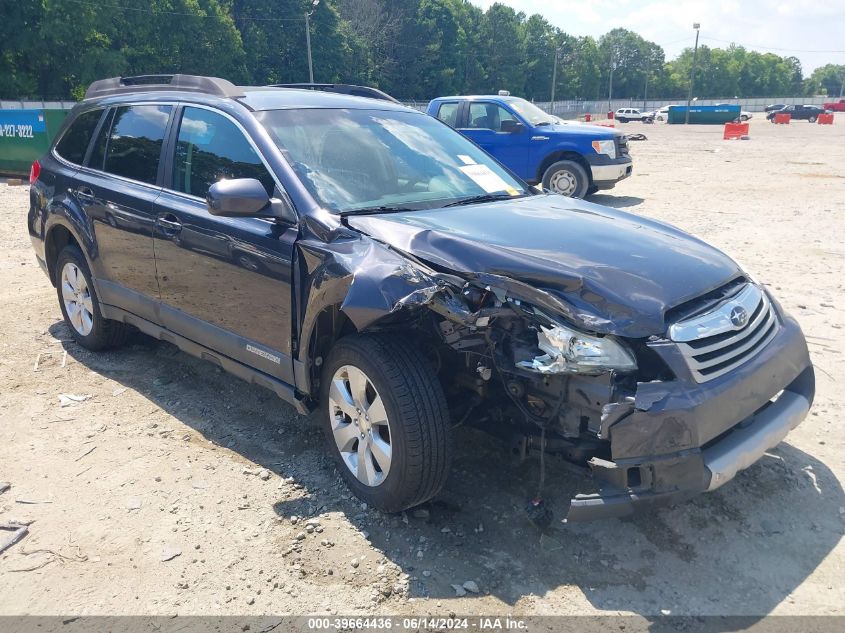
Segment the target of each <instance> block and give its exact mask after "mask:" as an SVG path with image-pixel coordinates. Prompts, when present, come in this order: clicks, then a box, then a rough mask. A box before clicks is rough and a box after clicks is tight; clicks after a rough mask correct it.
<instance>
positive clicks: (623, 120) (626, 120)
mask: <svg viewBox="0 0 845 633" xmlns="http://www.w3.org/2000/svg"><path fill="white" fill-rule="evenodd" d="M616 120H617V121H619V122H620V123H627V122H628V119H626V118H624V117H619V118H617V119H616Z"/></svg>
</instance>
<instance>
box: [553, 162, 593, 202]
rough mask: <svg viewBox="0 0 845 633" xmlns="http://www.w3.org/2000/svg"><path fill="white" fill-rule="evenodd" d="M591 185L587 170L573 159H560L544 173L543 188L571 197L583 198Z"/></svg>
mask: <svg viewBox="0 0 845 633" xmlns="http://www.w3.org/2000/svg"><path fill="white" fill-rule="evenodd" d="M589 187H590V177H589V176H588V175H587V170H586V169H584V168H583V167H582V166H581V165H579V164H578V163H576V162H575V161H573V160H560V161H558V162H556V163H554V164H553V165H551V166H550V167H549V168H548V169H547V170H546V173H545V174H543V188H544V189H549V190H551V191H554V192H555V193H559V194H561V195H562V196H568V197H570V198H583V197H584V196H586V195H587V190H588V189H589Z"/></svg>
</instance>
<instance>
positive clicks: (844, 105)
mask: <svg viewBox="0 0 845 633" xmlns="http://www.w3.org/2000/svg"><path fill="white" fill-rule="evenodd" d="M822 107H823V108H824V109H825V110H830V111H831V112H845V99H839V100H838V101H828V102H827V103H824V104H822Z"/></svg>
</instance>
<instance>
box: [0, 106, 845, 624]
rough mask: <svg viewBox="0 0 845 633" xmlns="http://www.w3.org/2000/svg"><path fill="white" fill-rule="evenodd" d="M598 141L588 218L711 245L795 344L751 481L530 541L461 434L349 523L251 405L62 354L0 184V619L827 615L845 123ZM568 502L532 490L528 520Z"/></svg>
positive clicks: (836, 556) (839, 380) (468, 434)
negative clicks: (405, 483)
mask: <svg viewBox="0 0 845 633" xmlns="http://www.w3.org/2000/svg"><path fill="white" fill-rule="evenodd" d="M624 129H626V130H627V131H637V132H639V131H642V132H644V133H645V134H647V135H648V137H649V140H648V141H645V142H640V143H632V144H631V145H632V147H633V150H632V152H633V155H634V160H635V175H634V176H633V177H632V178H631V179H629V180H628V181H626V182H623V183H621V184H620V185H619V186H618V187H617V188H616V189H615V190H614V191H613V192H611V194H608V195H598V196H596V197H595V198H594V200H595V201H596V202H599V203H601V204H608V205H611V206H615V207H620V208H625V209H628V210H630V211H632V212H634V213H638V214H643V215H647V216H650V217H654V218H657V219H660V220H666V221H668V222H671V223H673V224H676V225H678V226H680V227H682V228H684V229H686V230H689V231H691V232H693V233H695V234H697V235H699V236H701V237H703V238H704V239H706V240H708V241H709V242H711V243H713V244H715V245H717V246H719V247H722V248H724V249H726V250H727V251H728V252H729V253H731V254H732V255H734V256H735V257H736V258H737V259H738V260H740V261H741V262H742V263H743V264H744V265H745V266H746V267H748V269H749V270H750V271H751V272H752V273H754V274H755V275H756V276H757V277H758V278H759V279H760V280H761V281H763V282H764V283H766V284H768V285H769V286H771V287H772V288H773V289H774V290H775V292H776V294H777V296H778V297H779V298H780V299H781V301H782V303H783V304H784V306H785V307H786V309H787V310H789V311H790V312H791V313H793V314H794V315H796V316H797V318H798V319H799V320H800V321H801V324H802V326H803V327H804V331H805V332H806V334H807V336H808V340H809V342H810V348H811V353H812V355H813V360H814V362H815V364H816V367H817V378H818V391H817V398H816V404H815V406H814V408H813V411H812V413H811V415H810V416H809V417H808V419H807V420H806V421H805V422H804V423H803V424H802V425H801V426H800V427H798V429H796V430H795V431H793V432H792V433H791V434H790V435H789V437H788V438H787V441H786V442H784V443H782V444H781V445H780V446H778V447H777V448H776V449H775V450H772V451H771V454H770V455H769V456H767V457H765V458H764V459H763V460H762V461H761V462H760V463H758V464H756V465H755V466H753V467H752V468H750V469H748V470H747V471H745V472H743V473H741V474H740V475H739V476H738V477H737V479H736V480H735V481H733V482H731V483H730V484H729V485H727V486H725V487H723V488H722V489H720V490H719V491H717V492H715V493H712V494H709V495H706V496H702V497H699V498H697V499H695V500H693V501H691V502H689V503H686V504H683V505H679V506H676V507H674V508H666V509H661V510H659V511H657V512H655V513H651V514H643V515H639V516H635V517H634V518H630V519H625V520H609V521H604V522H600V523H593V524H583V525H572V526H568V525H563V524H558V526H557V528H556V529H555V530H554V531H553V533H552V534H551V535H550V536H542V537H541V536H540V535H539V534H538V532H537V531H536V530H535V529H534V528H533V527H532V526H531V525H529V524H528V523H527V521H526V520H525V518H524V515H523V507H524V504H525V501H526V499H527V496H528V495H529V494H530V492H531V491H532V489H533V487H534V485H535V481H536V476H537V464H536V463H535V462H533V461H532V462H527V463H524V464H512V465H511V464H510V463H509V462H508V457H507V456H506V452H505V451H504V449H503V447H502V446H501V445H499V444H498V443H497V442H495V441H494V440H492V439H488V438H486V437H485V436H483V435H481V434H479V433H478V432H475V431H471V430H465V429H462V430H460V431H458V432H457V433H456V434H455V442H456V445H457V451H456V460H455V464H454V469H453V473H452V476H451V478H450V480H449V483H448V485H447V487H446V490H445V491H444V493H443V494H442V495H441V497H440V498H439V499H438V500H437V501H436V502H434V503H432V504H430V505H429V506H427V507H425V508H423V509H421V510H419V511H417V512H414V513H408V514H406V515H401V516H387V515H383V514H381V513H379V512H375V511H372V510H370V509H368V508H366V507H365V506H362V505H361V503H360V502H358V501H357V500H355V499H354V498H352V497H351V496H350V495H349V493H348V492H347V490H346V488H345V487H344V485H343V484H342V483H341V482H340V480H339V477H338V475H337V473H336V472H335V470H334V468H333V466H332V465H331V463H330V461H329V460H328V459H327V458H326V457H325V455H324V452H323V448H322V440H321V438H320V436H319V433H318V431H317V430H316V429H315V428H314V426H313V425H312V424H311V423H310V422H309V420H308V419H306V418H300V417H298V416H297V415H296V414H295V412H294V411H293V409H292V408H290V407H288V406H287V405H285V404H283V403H281V402H280V401H278V400H277V399H276V398H275V397H274V396H273V395H272V394H270V393H269V392H266V391H263V390H261V389H259V388H257V387H252V386H249V385H247V384H245V383H243V382H240V381H239V380H237V379H235V378H232V377H229V376H227V375H225V374H223V373H221V372H220V371H219V370H217V369H216V368H215V367H213V366H211V365H209V364H205V363H203V362H201V361H198V360H195V359H193V358H191V357H188V356H186V355H184V354H181V353H180V352H178V351H177V350H176V349H175V348H173V347H171V346H169V345H168V344H165V343H158V342H154V341H151V340H149V339H146V338H143V337H140V336H139V337H137V338H136V339H135V340H134V342H133V343H132V344H131V345H130V346H129V347H127V348H125V349H123V350H120V351H113V352H109V353H103V354H91V353H89V352H87V351H85V350H83V349H81V348H79V347H78V346H76V345H74V344H72V343H70V342H68V340H69V339H70V336H69V333H68V331H67V329H66V328H65V326H64V325H63V323H62V322H61V316H60V312H59V308H58V306H57V302H56V296H55V291H54V290H53V289H52V288H51V287H50V284H49V283H48V281H47V279H46V277H45V276H44V274H43V273H42V272H41V271H40V269H39V268H38V266H37V264H36V263H35V258H34V257H33V254H32V250H31V247H30V244H29V240H28V238H27V234H26V226H25V216H26V208H27V205H28V195H27V191H28V189H27V187H26V186H22V187H21V186H19V187H9V186H6V185H3V184H0V271H2V278H3V279H6V282H5V283H4V285H3V286H2V288H0V323H2V332H1V333H0V419H2V423H0V481H8V482H11V484H12V487H11V489H10V490H8V491H6V492H5V493H2V494H0V522H3V521H6V520H9V519H16V520H19V521H34V522H33V523H32V524H31V526H30V533H29V535H28V536H27V537H26V538H24V539H23V540H22V541H21V542H19V543H18V544H16V545H15V546H13V547H12V548H11V549H9V550H8V551H7V552H6V553H4V554H2V555H0V614H23V613H31V614H57V613H62V614H173V613H179V614H206V613H210V614H261V613H292V614H304V613H339V614H353V613H355V614H370V613H378V614H424V613H436V614H448V613H449V612H455V613H463V614H485V613H499V614H501V613H513V614H594V613H617V612H622V613H635V614H643V615H655V614H660V613H664V614H665V613H667V612H668V613H672V614H743V615H755V616H756V615H763V614H768V613H776V614H835V613H839V614H841V613H843V611H845V609H843V605H845V583H843V577H845V572H844V571H843V570H845V547H843V545H842V543H841V539H842V535H843V532H845V495H843V491H842V484H841V482H842V480H843V477H845V432H843V426H842V419H843V413H845V412H843V405H842V401H841V400H840V396H837V395H836V394H837V393H839V392H838V391H837V389H842V385H843V380H845V378H844V377H845V357H843V354H842V350H843V349H845V329H843V327H845V294H843V283H845V282H844V281H843V279H845V277H844V276H843V273H844V272H845V168H843V165H845V125H843V123H842V122H841V121H840V122H839V123H837V125H834V126H832V127H825V126H818V125H809V124H807V123H805V122H798V123H793V124H792V125H789V126H773V125H770V124H768V123H767V122H765V121H764V120H762V118H755V119H754V120H752V122H751V140H750V141H722V140H721V128H716V127H690V128H689V129H684V128H683V127H681V126H663V125H655V126H646V125H641V124H636V123H630V124H628V125H627V126H624ZM65 351H66V352H67V356H66V357H65V356H64V352H65ZM39 354H41V358H40V362H39V364H38V369H37V371H34V365H35V363H36V359H37V358H38V356H39ZM59 394H78V395H86V396H87V395H90V396H91V397H90V398H89V399H87V400H85V401H84V402H79V403H72V404H69V405H68V406H60V400H59ZM548 482H550V483H548ZM578 484H579V481H578V480H577V479H576V478H575V477H573V476H572V475H567V474H566V473H564V472H561V471H558V470H556V469H555V468H552V472H551V473H550V474H549V478H548V479H547V488H549V489H551V496H552V499H551V501H552V502H553V503H554V502H555V501H556V500H557V501H563V500H565V499H566V498H567V497H568V496H569V495H570V494H571V493H572V492H573V491H575V489H576V488H577V486H578ZM468 581H469V582H468ZM464 583H468V584H466V585H465V584H464ZM473 583H474V584H473ZM453 585H459V586H461V588H460V590H456V588H455V587H453ZM464 587H465V588H464ZM476 590H477V591H476ZM459 593H460V594H464V593H465V594H466V595H461V596H458V595H457V594H459Z"/></svg>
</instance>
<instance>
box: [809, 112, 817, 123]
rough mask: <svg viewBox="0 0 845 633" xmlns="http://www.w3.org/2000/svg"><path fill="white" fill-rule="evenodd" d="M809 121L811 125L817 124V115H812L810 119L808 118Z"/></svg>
mask: <svg viewBox="0 0 845 633" xmlns="http://www.w3.org/2000/svg"><path fill="white" fill-rule="evenodd" d="M807 120H808V121H809V122H810V123H815V122H816V115H815V114H811V115H810V118H808V119H807Z"/></svg>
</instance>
